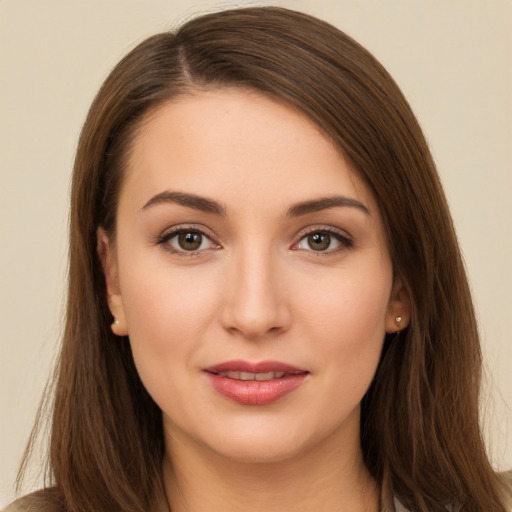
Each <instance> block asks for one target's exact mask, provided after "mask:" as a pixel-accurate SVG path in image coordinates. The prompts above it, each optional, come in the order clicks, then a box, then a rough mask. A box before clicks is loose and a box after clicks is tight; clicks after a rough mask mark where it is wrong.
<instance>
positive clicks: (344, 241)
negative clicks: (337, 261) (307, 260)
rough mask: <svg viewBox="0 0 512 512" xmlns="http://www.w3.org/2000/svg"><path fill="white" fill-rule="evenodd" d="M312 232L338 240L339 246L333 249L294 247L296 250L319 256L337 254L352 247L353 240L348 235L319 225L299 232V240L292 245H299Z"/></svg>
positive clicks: (312, 233)
mask: <svg viewBox="0 0 512 512" xmlns="http://www.w3.org/2000/svg"><path fill="white" fill-rule="evenodd" d="M314 234H321V235H328V236H329V237H331V238H334V239H335V240H336V241H337V242H339V244H340V245H339V247H336V248H334V249H326V250H323V251H315V250H313V249H299V248H298V249H296V250H299V251H300V250H304V251H306V252H310V253H311V254H312V255H314V256H317V257H320V256H330V255H333V254H338V253H340V252H343V251H346V250H347V249H352V248H353V247H354V241H353V240H352V239H351V238H350V237H349V236H348V235H344V234H342V233H340V232H339V231H336V230H334V229H330V228H325V227H320V226H312V227H310V228H308V229H307V230H306V231H305V232H302V233H301V234H300V238H299V241H298V242H296V243H295V244H294V246H297V245H299V244H300V243H301V242H302V241H303V240H305V239H306V238H307V237H308V236H310V235H314Z"/></svg>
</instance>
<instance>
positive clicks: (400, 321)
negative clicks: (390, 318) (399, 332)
mask: <svg viewBox="0 0 512 512" xmlns="http://www.w3.org/2000/svg"><path fill="white" fill-rule="evenodd" d="M401 323H402V317H401V316H397V317H395V324H396V325H397V326H398V327H400V324H401Z"/></svg>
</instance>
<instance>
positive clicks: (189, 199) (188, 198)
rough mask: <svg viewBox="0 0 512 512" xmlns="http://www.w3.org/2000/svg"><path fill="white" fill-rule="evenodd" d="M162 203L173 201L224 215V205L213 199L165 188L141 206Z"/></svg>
mask: <svg viewBox="0 0 512 512" xmlns="http://www.w3.org/2000/svg"><path fill="white" fill-rule="evenodd" d="M162 203H174V204H179V205H181V206H186V207H187V208H192V209H193V210H199V211H201V212H206V213H213V214H215V215H220V216H222V217H225V216H226V207H225V206H224V205H222V204H221V203H218V202H217V201H214V200H213V199H208V198H206V197H202V196H198V195H196V194H188V193H185V192H171V191H169V190H166V191H165V192H161V193H160V194H157V195H155V196H153V197H152V198H151V199H150V200H149V201H148V202H147V203H146V204H145V205H144V206H143V207H142V210H146V209H147V208H150V207H151V206H155V205H157V204H162Z"/></svg>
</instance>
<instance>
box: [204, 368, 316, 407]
mask: <svg viewBox="0 0 512 512" xmlns="http://www.w3.org/2000/svg"><path fill="white" fill-rule="evenodd" d="M207 375H208V377H209V379H210V382H211V383H212V385H213V387H214V388H215V390H216V391H218V392H219V393H220V394H221V395H223V396H225V397H226V398H230V399H231V400H233V401H235V402H238V403H239V404H242V405H268V404H271V403H273V402H276V401H277V400H279V399H280V398H283V397H284V396H286V395H288V394H289V393H291V392H292V391H294V390H295V389H297V388H298V387H299V386H300V385H301V384H302V383H303V382H304V379H305V378H306V376H307V375H308V374H307V373H299V374H297V375H287V376H285V377H282V378H280V379H272V380H266V381H262V380H236V379H228V378H227V377H222V376H220V375H215V374H214V373H207Z"/></svg>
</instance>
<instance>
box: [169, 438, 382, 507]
mask: <svg viewBox="0 0 512 512" xmlns="http://www.w3.org/2000/svg"><path fill="white" fill-rule="evenodd" d="M338 441H339V439H338V437H337V436H336V435H333V436H331V438H330V439H327V440H324V441H323V444H322V446H315V447H313V448H311V449H310V450H309V451H307V452H306V453H302V454H301V455H299V456H294V457H290V458H287V459H286V460H280V461H273V462H257V463H253V462H240V461H233V460H230V459H226V458H225V457H223V456H222V455H219V454H218V453H215V452H213V451H210V450H208V449H207V448H205V447H204V446H196V445H195V442H194V441H192V440H190V439H188V438H186V437H185V438H181V439H177V438H176V437H174V439H173V440H172V441H168V443H167V444H168V447H167V453H168V456H167V458H166V462H165V464H164V485H165V488H166V493H167V496H168V501H169V505H170V509H171V510H172V512H221V511H222V512H235V511H236V512H238V511H239V510H241V509H243V510H244V512H256V511H258V512H261V510H265V512H282V510H283V509H284V510H293V511H294V512H313V511H314V512H317V511H318V510H322V511H323V512H348V511H350V512H377V510H378V508H379V486H378V485H377V483H376V482H375V480H374V479H373V478H372V477H371V475H370V474H369V473H368V471H367V469H366V467H365V466H364V463H363V460H362V453H361V449H360V446H359V439H358V436H357V443H355V444H353V443H352V444H350V445H349V448H347V445H345V446H343V445H340V444H339V443H338ZM350 447H351V448H350ZM171 460H172V463H171Z"/></svg>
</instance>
